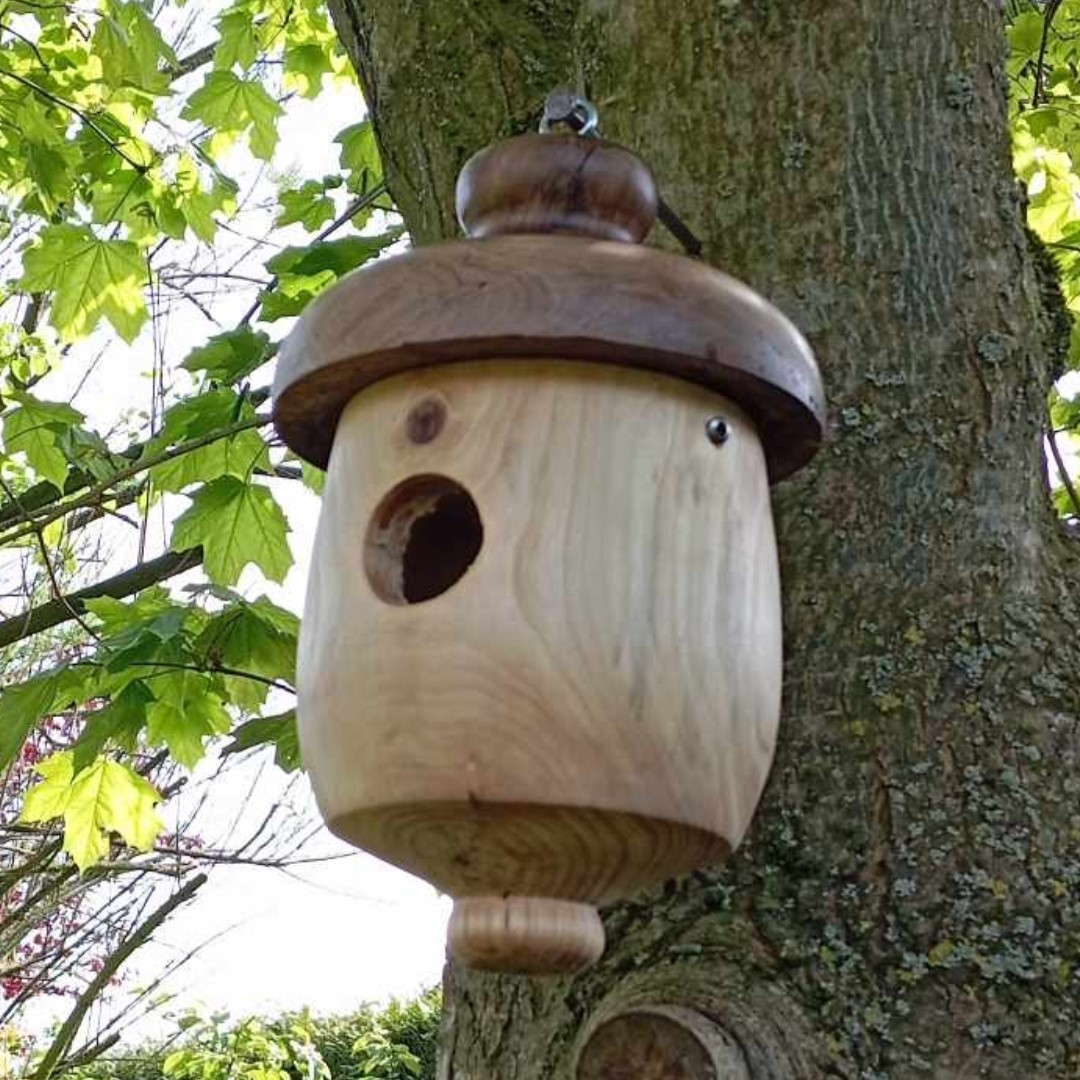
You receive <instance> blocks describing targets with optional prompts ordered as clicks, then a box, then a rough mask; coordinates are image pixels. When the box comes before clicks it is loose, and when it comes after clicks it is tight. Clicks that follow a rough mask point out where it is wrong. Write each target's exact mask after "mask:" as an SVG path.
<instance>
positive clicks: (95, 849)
mask: <svg viewBox="0 0 1080 1080" xmlns="http://www.w3.org/2000/svg"><path fill="white" fill-rule="evenodd" d="M73 758H74V755H73V754H72V752H71V751H70V750H65V751H62V752H61V753H59V754H54V755H53V756H52V757H50V758H46V760H45V761H42V762H41V763H40V764H38V765H36V766H35V771H36V772H37V773H38V774H39V775H40V776H41V777H42V781H41V783H39V784H37V785H36V786H34V787H32V788H31V789H30V790H29V791H28V792H27V794H26V800H25V802H24V804H23V811H22V815H21V817H20V820H21V821H24V822H29V823H33V822H39V821H51V820H52V819H53V818H57V817H63V819H64V850H65V851H67V852H68V854H69V855H71V857H72V859H74V860H75V865H76V866H78V868H79V869H80V870H86V869H87V868H88V867H90V866H93V865H94V863H97V862H100V861H101V860H102V859H103V858H104V857H105V856H106V855H108V853H109V833H111V832H117V833H119V834H120V835H121V836H122V837H123V839H124V842H125V843H127V844H128V845H129V846H131V847H134V848H137V849H139V850H140V851H148V850H149V849H150V848H151V847H153V845H154V841H155V840H156V839H157V837H158V836H159V835H160V833H161V831H162V829H163V828H164V823H163V822H162V820H161V818H160V817H158V815H157V812H156V810H155V807H156V806H157V804H158V803H159V802H161V796H160V795H159V794H158V792H157V790H156V789H155V788H154V786H153V785H152V784H150V783H149V782H148V781H147V780H144V779H143V778H142V777H141V776H139V775H138V773H136V772H133V771H132V770H131V769H129V768H128V767H127V766H126V765H121V764H120V762H118V761H110V760H109V759H108V758H98V759H97V761H95V762H94V763H93V764H92V765H90V766H89V767H88V768H86V769H83V771H82V772H80V773H79V774H78V775H76V774H75V770H74V764H73Z"/></svg>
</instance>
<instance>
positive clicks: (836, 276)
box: [331, 0, 1080, 1080]
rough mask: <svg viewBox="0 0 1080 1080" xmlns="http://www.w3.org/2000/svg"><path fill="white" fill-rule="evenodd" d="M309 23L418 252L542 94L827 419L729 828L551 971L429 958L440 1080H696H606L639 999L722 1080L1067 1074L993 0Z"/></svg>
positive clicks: (1010, 189)
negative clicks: (771, 322)
mask: <svg viewBox="0 0 1080 1080" xmlns="http://www.w3.org/2000/svg"><path fill="white" fill-rule="evenodd" d="M331 4H332V7H334V9H335V10H334V14H335V19H336V22H337V26H338V29H339V32H340V33H341V35H342V37H343V39H344V41H345V43H346V45H347V47H348V48H349V50H350V52H351V54H352V56H353V58H354V60H355V62H356V65H357V68H358V70H359V72H360V75H361V78H362V80H363V83H364V88H365V91H366V94H367V97H368V100H369V102H370V103H371V105H372V109H373V115H374V120H375V124H376V131H377V134H378V138H379V143H380V146H381V148H382V151H383V154H384V157H385V161H386V164H387V172H388V177H389V182H390V187H391V190H392V192H393V194H394V196H395V198H396V200H397V202H398V205H399V206H400V207H401V209H402V212H403V213H404V215H405V220H406V222H407V224H408V227H409V228H410V230H411V231H412V234H413V236H414V238H415V239H416V240H417V241H419V242H428V241H433V240H437V239H440V238H443V237H448V236H451V235H453V234H454V233H455V228H456V227H455V224H454V218H453V198H452V192H453V183H454V178H455V175H456V173H457V170H458V168H459V167H460V165H461V163H462V162H463V161H464V159H465V158H466V157H467V156H469V155H470V154H471V153H473V152H474V151H476V150H477V149H479V148H481V147H482V146H484V145H486V144H487V143H489V142H491V141H492V140H494V139H496V138H499V137H502V136H506V135H509V134H512V133H516V132H519V131H522V130H526V129H529V128H532V127H533V126H534V125H535V123H536V121H537V119H538V115H539V111H540V108H541V104H542V101H543V98H544V96H545V94H546V93H547V92H548V91H549V90H550V89H551V88H553V87H554V86H556V85H558V84H566V83H570V84H574V85H577V86H579V87H581V88H583V89H584V90H585V91H586V92H587V93H588V95H589V96H590V97H591V98H592V99H593V100H594V101H596V102H597V103H598V104H599V105H600V107H601V120H602V130H603V131H604V134H605V135H606V136H607V137H608V138H610V139H613V140H614V141H617V142H621V143H623V144H625V145H627V146H630V147H631V148H633V149H635V150H637V151H638V152H639V153H641V154H642V156H644V157H645V158H646V160H648V161H649V162H650V163H651V164H652V166H653V168H654V170H655V172H656V175H657V178H658V181H659V184H660V187H661V192H662V194H663V195H664V196H665V198H666V199H667V201H668V202H669V203H670V204H671V205H672V206H673V207H674V208H676V210H677V211H678V212H679V214H680V215H681V216H682V217H683V218H684V219H685V220H686V222H687V223H688V224H689V225H690V226H691V228H692V229H693V230H694V232H696V233H697V234H698V235H699V236H700V237H701V238H702V240H703V241H704V244H705V253H706V258H708V259H709V260H710V261H712V262H714V263H715V264H716V265H718V266H721V267H722V268H724V269H725V270H727V271H729V272H731V273H732V274H734V275H736V276H738V277H740V278H742V279H744V280H745V281H747V282H749V283H750V284H751V285H753V286H754V287H755V288H757V289H759V290H761V291H762V292H763V293H765V294H766V295H767V296H768V297H769V298H770V299H772V300H773V301H774V302H775V303H776V304H778V305H779V306H780V307H781V308H782V309H783V310H784V311H785V312H786V313H787V314H788V315H789V316H791V317H792V318H793V319H794V320H795V321H796V322H797V323H798V324H799V325H800V327H801V328H802V330H803V331H804V333H806V335H807V336H808V338H809V339H810V341H811V343H812V344H813V346H814V348H815V350H816V352H817V354H818V356H819V358H820V361H821V364H822V369H823V373H824V376H825V381H826V387H827V390H828V394H829V403H830V417H831V422H832V435H831V438H830V441H829V444H828V446H827V447H826V449H825V450H824V451H823V452H822V453H821V454H820V455H819V457H818V459H817V460H816V462H815V464H814V465H813V466H811V467H810V468H809V469H807V470H806V471H805V472H804V473H802V474H800V477H799V478H798V479H796V480H794V481H791V482H787V483H785V484H783V485H781V486H780V487H779V488H778V489H777V490H776V492H775V499H774V501H775V506H776V511H777V517H778V522H777V524H778V531H779V540H780V551H781V563H782V570H783V579H784V614H785V640H786V649H787V664H786V674H785V679H786V683H785V700H784V710H783V720H782V735H781V745H780V748H779V752H778V755H777V759H776V764H775V766H774V769H773V773H772V777H771V781H770V784H769V788H768V791H767V795H766V798H765V799H764V801H763V803H762V805H761V807H760V809H759V811H758V815H757V819H756V824H755V827H754V829H753V830H752V834H751V837H750V839H749V841H748V842H747V843H746V845H745V846H744V847H743V848H742V850H741V851H740V852H739V853H738V854H737V856H736V857H735V858H734V859H733V860H732V861H731V862H730V863H729V865H728V866H726V867H725V868H723V869H721V870H719V871H710V872H707V873H698V874H695V875H693V876H692V877H690V878H689V879H685V880H680V881H676V882H672V883H669V884H668V885H666V886H665V887H664V888H663V889H660V890H657V891H656V892H655V893H654V894H651V895H649V896H643V897H640V898H638V899H635V900H634V901H632V902H629V903H625V904H622V905H619V906H617V907H615V908H613V909H612V910H610V911H608V912H607V913H606V916H605V919H606V925H607V931H608V940H609V948H608V952H607V955H606V957H605V958H604V960H603V961H602V962H601V963H600V964H599V965H598V966H597V967H596V968H594V969H593V970H591V971H589V972H587V973H585V974H584V975H581V976H579V977H578V978H576V979H572V980H554V981H528V980H524V979H509V978H495V977H489V976H481V975H473V974H467V973H463V972H459V971H452V972H450V973H449V975H448V985H447V989H448V994H447V1028H446V1031H447V1044H446V1047H445V1060H444V1062H443V1074H442V1075H443V1076H444V1077H445V1078H447V1080H449V1078H453V1080H556V1078H571V1077H575V1076H578V1075H579V1070H581V1073H580V1075H582V1076H583V1077H585V1078H586V1080H589V1078H591V1077H592V1076H595V1077H609V1078H611V1077H624V1076H625V1077H630V1076H634V1077H636V1078H638V1080H642V1078H646V1080H647V1078H650V1077H659V1078H668V1077H672V1078H674V1077H682V1076H689V1077H693V1078H696V1077H698V1076H703V1077H704V1076H710V1075H718V1076H719V1075H728V1074H727V1073H725V1072H723V1071H722V1069H723V1068H724V1067H726V1066H716V1065H715V1062H714V1064H713V1065H710V1066H704V1065H702V1066H697V1065H691V1064H684V1065H683V1066H679V1067H678V1068H676V1067H675V1066H661V1065H656V1064H652V1063H650V1062H651V1061H652V1059H651V1058H650V1057H649V1055H650V1054H659V1053H660V1051H658V1050H657V1049H656V1043H655V1039H654V1042H653V1044H651V1045H652V1049H648V1048H642V1049H639V1050H638V1049H634V1046H635V1042H634V1038H633V1037H631V1036H630V1035H628V1036H627V1037H626V1038H625V1039H623V1040H622V1041H621V1043H620V1046H621V1050H620V1051H619V1052H621V1053H623V1054H624V1055H626V1054H630V1055H633V1054H635V1053H639V1054H640V1055H641V1057H640V1062H639V1067H638V1068H637V1069H636V1070H635V1068H634V1066H633V1064H632V1063H631V1064H629V1065H628V1064H626V1063H624V1064H622V1065H619V1064H611V1063H607V1064H604V1063H600V1064H597V1062H600V1061H601V1056H602V1051H601V1050H596V1051H595V1053H594V1058H593V1062H592V1063H591V1064H590V1063H583V1062H582V1060H581V1059H580V1055H581V1053H582V1047H583V1046H584V1045H585V1044H586V1043H589V1041H590V1039H592V1036H593V1033H594V1032H595V1031H596V1028H597V1026H598V1025H599V1024H600V1023H601V1022H602V1021H604V1020H605V1019H606V1018H610V1017H612V1016H614V1015H616V1014H618V1013H620V1012H623V1011H625V1010H627V1009H628V1008H632V1007H636V1006H646V1005H647V1006H650V1007H658V1008H660V1010H661V1012H662V1013H664V1015H663V1016H662V1017H661V1018H660V1019H656V1016H654V1018H653V1019H654V1020H655V1023H650V1024H645V1023H642V1024H639V1025H634V1024H629V1025H628V1026H627V1029H626V1030H627V1031H628V1032H631V1033H632V1032H634V1031H638V1032H641V1033H645V1032H646V1030H647V1029H648V1030H650V1031H651V1030H654V1029H655V1030H660V1028H661V1027H663V1025H665V1024H668V1025H670V1026H676V1025H677V1023H678V1021H677V1019H676V1020H672V1019H671V1017H673V1016H674V1017H676V1018H677V1017H680V1016H687V1015H691V1014H694V1015H696V1016H697V1017H698V1018H699V1020H700V1019H701V1018H704V1020H705V1021H708V1022H709V1023H711V1024H712V1026H713V1028H714V1030H715V1033H716V1035H717V1037H718V1038H720V1039H721V1041H723V1040H727V1042H726V1044H725V1045H728V1046H729V1048H730V1047H732V1046H733V1047H735V1048H736V1050H741V1057H742V1059H743V1066H740V1067H745V1071H744V1073H739V1072H738V1071H737V1069H736V1070H734V1071H731V1072H730V1075H732V1076H736V1075H748V1076H752V1077H754V1078H755V1080H762V1078H781V1077H783V1078H794V1077H800V1078H801V1077H818V1076H850V1077H861V1078H871V1077H897V1078H906V1077H926V1076H933V1077H938V1078H950V1080H951V1078H960V1077H965V1078H966V1077H976V1076H979V1077H1001V1078H1006V1077H1008V1078H1015V1077H1021V1076H1023V1077H1047V1078H1051V1077H1052V1078H1061V1077H1067V1076H1080V963H1078V961H1080V805H1078V800H1077V792H1078V791H1080V772H1078V768H1077V758H1078V750H1080V737H1078V732H1077V721H1076V715H1077V710H1076V707H1075V706H1076V696H1077V693H1076V688H1075V683H1074V680H1073V678H1072V674H1073V671H1074V670H1075V668H1076V655H1075V654H1076V651H1077V649H1076V640H1077V630H1078V623H1080V617H1078V614H1077V607H1076V605H1075V604H1074V603H1070V597H1069V596H1068V586H1069V581H1070V578H1071V577H1072V576H1073V574H1074V572H1075V571H1074V562H1075V558H1076V556H1075V554H1074V552H1073V550H1072V549H1071V547H1070V544H1071V542H1072V541H1070V540H1069V538H1067V537H1065V536H1063V535H1062V534H1061V533H1060V531H1059V528H1058V526H1057V524H1056V522H1055V519H1054V517H1053V515H1052V513H1051V510H1050V507H1049V501H1048V498H1047V492H1046V483H1045V477H1044V472H1043V465H1042V449H1041V446H1042V441H1041V433H1042V430H1043V428H1044V425H1045V422H1046V392H1047V390H1048V388H1049V386H1050V382H1051V379H1052V377H1053V375H1054V372H1055V368H1056V366H1057V364H1058V362H1059V359H1060V358H1061V357H1062V356H1063V355H1064V349H1065V335H1066V333H1067V327H1066V326H1065V325H1064V320H1063V314H1062V309H1061V301H1060V294H1059V293H1058V291H1057V286H1056V283H1055V281H1054V277H1053V270H1052V269H1050V268H1048V267H1047V265H1046V264H1045V263H1044V261H1043V258H1042V256H1041V255H1040V254H1039V253H1038V252H1037V251H1036V250H1035V248H1034V247H1033V245H1032V244H1031V242H1030V241H1029V238H1028V235H1027V234H1026V232H1025V229H1024V225H1023V221H1022V198H1021V195H1020V193H1019V190H1018V187H1017V184H1016V183H1015V181H1014V179H1013V177H1012V171H1011V166H1010V158H1009V145H1008V132H1007V116H1006V103H1005V94H1006V89H1007V86H1006V76H1005V68H1004V60H1005V41H1004V35H1003V24H1002V14H1001V10H1000V9H1001V5H1000V3H997V2H993V0H940V2H938V3H926V2H925V0H801V2H796V0H682V2H681V3H673V2H672V0H517V2H512V0H331ZM660 240H661V242H662V243H665V244H670V241H668V240H666V239H665V238H663V237H661V238H660ZM664 1010H668V1011H669V1013H670V1015H669V1013H668V1012H664ZM656 1015H659V1014H656ZM692 1026H693V1025H690V1026H689V1027H686V1028H685V1030H686V1031H690V1027H692ZM650 1037H651V1036H650ZM656 1038H659V1036H657V1037H656ZM644 1039H645V1035H644V1034H642V1035H641V1039H640V1040H639V1042H641V1046H642V1047H644V1042H643V1041H641V1040H644ZM705 1041H706V1042H707V1040H705ZM608 1042H609V1043H610V1042H611V1040H610V1039H609V1040H608ZM699 1045H701V1046H704V1045H705V1042H699ZM604 1052H607V1051H604ZM657 1060H659V1058H657ZM689 1060H690V1058H689V1057H686V1058H685V1061H687V1062H688V1061H689ZM716 1060H719V1059H718V1058H717V1059H716ZM605 1061H606V1059H605ZM620 1068H621V1069H622V1070H623V1071H619V1070H620ZM590 1069H591V1070H592V1072H591V1073H590V1072H589V1070H590ZM678 1069H683V1070H684V1071H678ZM710 1069H712V1072H710V1071H709V1070H710ZM605 1070H606V1071H605ZM650 1070H651V1071H650ZM686 1070H691V1071H686Z"/></svg>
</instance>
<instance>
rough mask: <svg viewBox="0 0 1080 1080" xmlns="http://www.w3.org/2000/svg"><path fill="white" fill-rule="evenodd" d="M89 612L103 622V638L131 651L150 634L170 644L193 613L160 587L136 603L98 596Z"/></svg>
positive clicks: (88, 605)
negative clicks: (130, 648) (129, 647)
mask: <svg viewBox="0 0 1080 1080" xmlns="http://www.w3.org/2000/svg"><path fill="white" fill-rule="evenodd" d="M86 610H87V611H89V612H90V613H91V614H92V615H95V616H96V617H97V618H98V619H99V620H100V622H101V633H102V636H103V637H104V639H105V643H106V644H107V645H108V646H109V647H110V648H112V649H122V648H127V647H128V646H129V645H132V644H133V643H134V642H135V641H136V640H137V639H138V638H140V637H142V636H143V635H144V634H146V633H149V634H152V635H153V636H154V637H155V638H156V639H157V640H158V641H161V642H164V641H169V640H171V639H172V638H174V637H176V636H177V635H178V634H179V633H180V631H181V628H182V627H183V625H184V622H185V621H186V620H187V618H188V616H189V614H190V613H191V609H190V608H188V607H186V606H185V605H183V604H177V603H176V602H175V601H173V600H172V599H171V598H170V596H169V594H168V593H167V592H166V591H165V589H163V588H162V587H161V586H159V585H158V586H154V587H153V588H150V589H145V590H143V592H141V593H139V595H138V596H137V597H136V598H135V599H134V600H128V601H124V600H116V599H114V598H113V597H111V596H98V597H94V598H93V599H90V600H87V601H86Z"/></svg>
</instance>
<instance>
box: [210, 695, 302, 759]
mask: <svg viewBox="0 0 1080 1080" xmlns="http://www.w3.org/2000/svg"><path fill="white" fill-rule="evenodd" d="M258 746H273V747H274V761H275V762H276V764H277V766H278V768H279V769H282V770H283V771H285V772H295V771H296V770H297V769H299V768H301V767H302V765H303V763H302V761H301V760H300V740H299V737H298V736H297V733H296V710H295V709H290V710H289V711H288V712H284V713H281V714H280V715H278V716H258V717H256V718H255V719H254V720H249V721H248V722H247V723H246V724H241V725H240V727H238V728H237V729H236V731H235V732H234V734H233V740H232V742H230V743H229V744H228V745H227V746H226V747H225V749H224V750H223V751H222V753H223V754H225V755H229V754H239V753H242V752H243V751H244V750H254V749H255V748H256V747H258Z"/></svg>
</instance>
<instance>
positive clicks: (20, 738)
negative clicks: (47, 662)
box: [0, 675, 56, 769]
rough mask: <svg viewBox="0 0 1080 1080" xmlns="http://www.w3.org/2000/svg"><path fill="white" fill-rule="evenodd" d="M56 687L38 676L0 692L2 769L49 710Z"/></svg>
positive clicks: (43, 676)
mask: <svg viewBox="0 0 1080 1080" xmlns="http://www.w3.org/2000/svg"><path fill="white" fill-rule="evenodd" d="M55 698H56V684H55V681H54V679H53V678H52V677H51V676H50V675H38V676H37V677H36V678H33V679H28V680H27V681H26V682H24V683H16V684H15V685H13V686H5V687H4V689H3V690H2V691H0V768H4V769H6V768H7V767H8V766H9V765H10V764H11V763H12V762H13V761H14V760H15V757H16V755H17V754H18V753H19V751H20V750H21V749H22V744H23V743H24V742H25V741H26V736H27V735H29V734H30V731H31V730H32V728H33V727H34V725H35V724H36V723H37V722H38V721H39V720H40V719H41V718H42V717H43V716H45V715H46V714H47V713H48V711H49V710H50V709H51V708H52V705H53V701H54V700H55Z"/></svg>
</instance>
